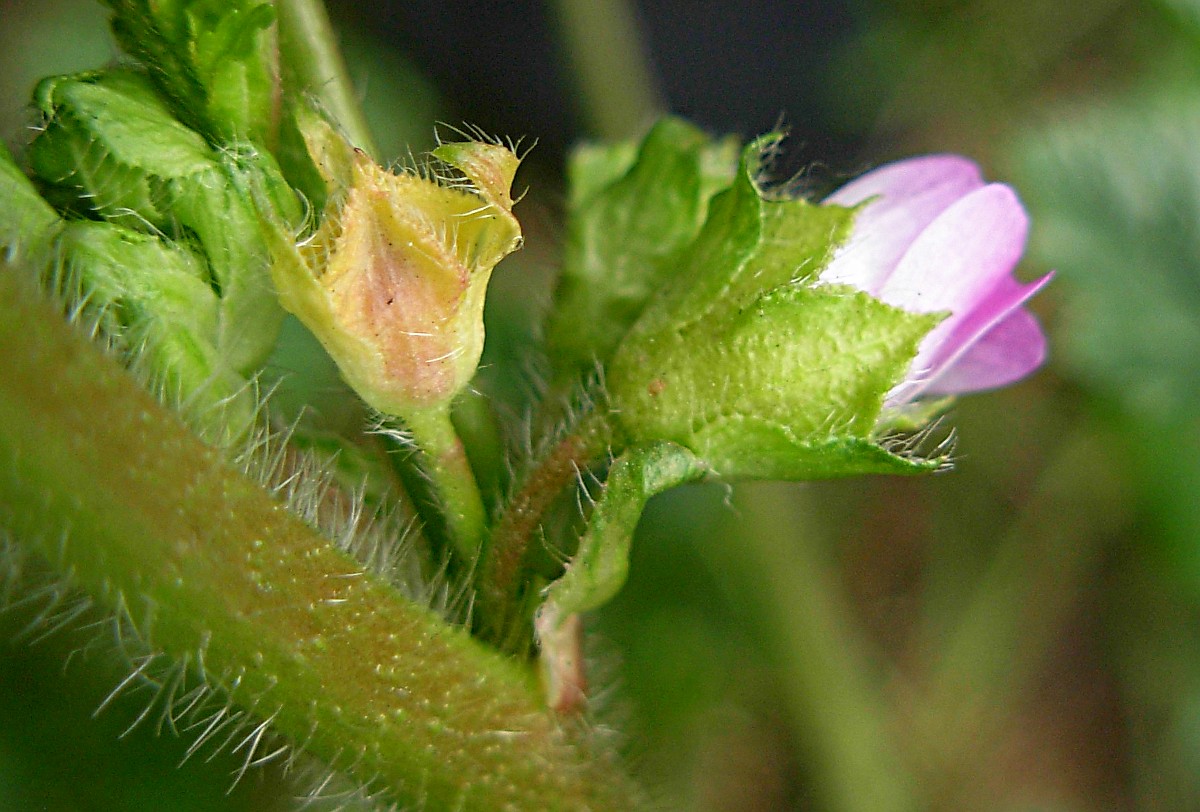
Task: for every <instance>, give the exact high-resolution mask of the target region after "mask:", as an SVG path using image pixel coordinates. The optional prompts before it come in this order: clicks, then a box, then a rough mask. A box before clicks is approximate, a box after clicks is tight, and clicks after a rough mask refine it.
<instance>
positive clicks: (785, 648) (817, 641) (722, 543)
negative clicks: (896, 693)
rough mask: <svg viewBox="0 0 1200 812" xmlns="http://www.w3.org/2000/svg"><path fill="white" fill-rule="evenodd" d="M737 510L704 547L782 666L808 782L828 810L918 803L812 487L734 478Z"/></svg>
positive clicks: (899, 809) (888, 809)
mask: <svg viewBox="0 0 1200 812" xmlns="http://www.w3.org/2000/svg"><path fill="white" fill-rule="evenodd" d="M734 506H735V509H736V510H737V511H738V512H739V513H741V514H742V515H741V516H738V517H736V519H735V520H734V522H731V527H730V530H729V532H726V533H718V534H716V535H717V536H718V538H717V539H716V540H715V541H714V542H713V543H709V544H706V545H705V546H704V551H705V554H706V555H707V556H708V558H709V560H710V561H711V562H712V565H713V568H714V569H715V570H717V571H718V572H721V573H722V574H723V575H725V576H726V577H729V578H731V579H732V580H734V581H735V582H736V588H737V589H738V590H739V591H740V592H743V593H744V594H745V596H746V598H747V602H748V603H749V604H750V607H749V608H750V611H751V612H752V616H753V617H754V619H755V620H756V622H757V623H758V625H759V627H760V628H759V631H760V632H761V634H762V635H763V637H765V638H766V639H767V641H768V644H767V645H768V646H769V647H770V649H772V651H771V653H772V655H773V656H774V657H775V658H776V659H777V662H778V664H779V674H778V675H777V681H778V684H779V685H780V686H781V688H780V692H781V695H782V698H783V701H784V702H785V703H786V708H785V709H784V710H785V712H786V714H787V717H788V718H789V719H790V722H791V725H792V728H793V731H794V734H795V736H796V738H797V740H798V744H799V745H800V748H801V751H802V752H803V753H804V754H805V755H807V756H808V757H809V758H810V767H811V769H812V774H813V780H814V783H815V784H816V785H817V786H818V787H819V789H820V791H821V794H822V796H823V798H824V800H825V804H824V805H823V808H825V809H828V810H831V811H833V812H856V811H857V810H865V809H870V810H873V811H874V812H906V811H907V810H917V809H920V808H922V806H921V805H920V804H919V803H918V801H917V798H916V796H915V795H914V794H913V790H914V787H913V783H912V780H911V778H910V776H908V775H907V774H906V772H905V770H904V768H903V764H902V761H901V759H900V747H899V742H898V740H897V738H896V733H897V731H896V730H895V729H894V728H893V727H892V725H891V724H890V721H889V714H888V713H887V705H886V702H885V700H884V697H883V695H882V692H881V683H880V676H881V669H880V668H879V665H878V664H877V663H873V662H872V661H871V658H870V656H869V652H868V646H867V644H866V641H865V640H864V639H863V635H862V633H861V632H860V630H858V629H857V628H855V626H854V623H853V614H854V613H853V612H852V611H851V609H850V605H849V603H848V601H847V597H846V595H845V593H844V591H843V590H842V589H841V588H840V584H839V579H838V577H837V571H836V568H835V566H834V560H833V557H832V556H830V555H828V552H827V551H828V546H829V545H828V543H827V540H826V539H824V538H822V535H823V534H822V532H821V531H820V529H819V527H818V526H817V525H818V524H819V522H818V521H817V520H816V517H818V516H819V515H820V510H819V507H818V506H817V505H816V504H815V502H814V500H813V498H812V496H811V491H809V490H807V489H805V488H804V487H803V486H800V487H797V486H796V485H793V484H790V483H754V484H745V485H740V486H738V488H737V490H736V491H735V496H734Z"/></svg>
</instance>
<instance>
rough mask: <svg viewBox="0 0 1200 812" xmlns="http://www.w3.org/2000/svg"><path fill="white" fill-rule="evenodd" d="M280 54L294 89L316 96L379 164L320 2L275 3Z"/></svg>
mask: <svg viewBox="0 0 1200 812" xmlns="http://www.w3.org/2000/svg"><path fill="white" fill-rule="evenodd" d="M275 7H276V10H277V13H278V15H279V48H280V51H281V53H282V54H283V62H284V65H285V67H286V68H287V70H288V71H289V72H290V73H291V76H292V80H293V81H292V82H291V83H290V84H291V85H292V86H294V87H298V88H302V89H304V90H305V91H307V92H309V93H312V94H313V95H314V96H315V97H316V98H317V100H318V101H320V103H321V105H322V106H323V107H324V108H325V112H327V113H328V114H329V115H331V116H332V117H333V119H334V120H335V121H337V122H338V124H340V125H341V127H342V130H343V131H344V132H345V134H346V137H347V138H349V139H350V142H351V143H352V144H354V146H356V147H358V148H359V149H361V150H363V151H364V152H366V153H367V154H368V155H370V156H372V157H375V158H377V157H378V150H377V149H376V147H375V139H374V138H372V137H371V128H370V127H369V126H368V124H367V118H366V115H365V114H364V113H363V110H362V105H360V104H359V103H358V93H357V91H355V89H354V83H353V82H352V81H350V74H349V72H348V71H347V70H346V62H345V60H344V59H342V52H341V50H340V49H339V48H338V44H337V37H336V35H335V34H334V32H333V26H332V25H330V23H329V15H328V14H327V13H326V11H325V5H324V3H322V2H321V0H276V3H275Z"/></svg>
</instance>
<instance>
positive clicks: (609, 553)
mask: <svg viewBox="0 0 1200 812" xmlns="http://www.w3.org/2000/svg"><path fill="white" fill-rule="evenodd" d="M706 473H708V469H707V467H706V466H705V465H704V463H702V462H701V461H700V460H698V459H696V457H695V455H693V454H692V453H691V452H690V451H688V450H687V449H686V448H683V447H682V446H678V445H675V444H674V443H662V442H653V443H643V444H636V445H633V446H630V447H629V448H627V449H626V450H625V451H624V452H623V453H622V454H621V456H619V457H618V458H617V459H616V461H615V462H613V464H612V466H610V468H609V471H608V476H607V478H606V479H605V481H604V486H603V492H602V493H601V494H600V497H599V498H598V499H597V500H596V505H595V508H594V509H593V510H592V515H591V517H590V518H589V520H588V527H587V531H586V532H585V533H584V534H583V537H582V538H581V539H580V541H579V548H578V550H577V551H576V553H575V555H574V556H573V557H572V558H571V562H570V563H569V564H568V565H567V570H566V572H565V573H563V575H562V577H561V578H559V579H558V580H557V581H555V582H554V583H552V584H551V585H550V586H549V587H548V588H547V590H546V601H545V604H544V605H543V607H542V609H541V610H540V612H539V615H540V616H541V617H542V618H546V617H549V616H551V615H553V616H554V617H556V618H559V619H561V618H565V617H566V616H568V615H572V614H576V613H579V612H588V611H591V610H592V609H597V608H599V607H600V606H603V605H604V604H605V603H608V601H610V600H611V599H612V597H613V596H614V595H616V594H617V591H618V590H619V589H620V588H621V586H622V585H623V584H624V583H625V578H626V575H627V574H628V572H629V545H630V543H631V542H632V541H633V531H634V530H635V529H636V528H637V523H638V520H639V519H640V518H641V515H642V511H643V510H644V509H645V507H646V502H648V501H649V500H650V497H652V496H655V495H656V494H659V493H662V492H663V491H665V490H667V489H668V488H673V487H675V486H676V485H682V484H683V483H685V482H692V481H694V480H697V479H700V478H702V477H703V476H704V475H705V474H706Z"/></svg>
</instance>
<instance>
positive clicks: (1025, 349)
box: [925, 277, 1048, 396]
mask: <svg viewBox="0 0 1200 812" xmlns="http://www.w3.org/2000/svg"><path fill="white" fill-rule="evenodd" d="M1047 279H1048V277H1047ZM1043 281H1045V280H1043ZM1045 359H1046V336H1045V335H1044V334H1043V333H1042V328H1041V326H1040V325H1038V322H1037V319H1035V318H1034V317H1033V315H1032V314H1030V312H1029V311H1028V310H1025V309H1023V308H1020V307H1018V308H1017V309H1016V310H1013V311H1011V312H1010V313H1009V314H1008V315H1007V316H1005V317H1004V318H1003V319H1002V320H1001V321H1000V322H998V323H997V324H995V325H994V326H993V327H992V328H991V329H989V330H988V331H987V332H986V333H984V334H983V335H982V336H981V337H980V338H979V340H978V341H976V342H975V343H974V344H973V345H971V346H970V347H968V348H967V349H966V350H965V351H964V352H963V353H962V355H960V356H959V357H958V358H957V359H955V360H954V361H952V362H951V363H950V364H949V365H948V366H947V367H946V369H945V370H944V371H943V372H942V373H941V374H940V375H938V377H937V378H936V379H935V380H933V381H932V382H930V384H929V386H928V387H926V389H925V393H926V394H929V395H935V396H944V395H953V394H959V393H963V392H976V391H979V390H981V389H995V388H997V387H1000V386H1006V385H1008V384H1010V383H1013V382H1014V381H1019V380H1020V379H1021V378H1024V377H1025V376H1026V375H1028V374H1029V373H1031V372H1033V371H1034V370H1035V369H1037V368H1038V367H1039V366H1041V365H1042V361H1044V360H1045Z"/></svg>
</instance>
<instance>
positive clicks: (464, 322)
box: [272, 138, 521, 416]
mask: <svg viewBox="0 0 1200 812" xmlns="http://www.w3.org/2000/svg"><path fill="white" fill-rule="evenodd" d="M308 140H309V143H310V145H311V144H313V143H315V142H316V141H320V140H321V139H313V138H309V139H308ZM434 156H435V157H437V158H438V159H440V160H441V161H443V162H444V163H445V164H447V165H448V166H450V167H452V168H453V169H455V170H457V172H458V173H459V175H460V177H458V178H455V179H454V181H453V182H452V184H450V185H442V184H439V183H437V182H436V181H434V180H432V179H430V178H427V177H421V176H419V175H416V174H411V173H405V174H393V173H391V172H388V171H387V170H384V169H382V168H381V167H379V166H377V165H376V164H375V163H374V162H372V161H371V160H370V159H369V158H368V157H367V156H366V155H365V154H363V153H361V152H355V153H353V154H352V158H351V166H350V172H349V186H348V188H346V189H344V190H341V191H340V192H339V193H335V194H333V195H331V198H330V202H329V204H328V205H327V207H326V212H325V216H324V220H323V222H322V223H321V226H320V228H319V229H318V230H317V232H316V234H315V235H313V237H312V239H311V240H308V241H307V242H305V243H304V244H303V245H301V246H295V245H294V244H293V245H292V246H291V248H290V250H282V251H277V257H276V261H275V262H274V264H273V268H272V274H273V277H274V280H275V286H276V288H277V290H278V291H279V296H280V302H281V303H282V304H283V306H284V307H285V308H286V309H288V310H289V311H291V312H292V313H294V314H295V315H296V316H297V317H298V318H299V319H300V320H301V321H302V322H303V323H304V324H305V326H307V327H308V329H309V330H311V331H312V332H313V334H314V335H316V337H317V338H318V339H319V340H320V341H321V343H322V344H323V345H324V346H325V348H326V350H327V351H328V352H329V354H330V355H331V356H332V357H333V359H334V360H335V361H336V362H337V364H338V367H339V368H340V370H341V372H342V375H343V377H344V378H345V379H346V381H347V383H349V384H350V385H351V386H352V387H353V388H354V389H355V390H356V391H357V392H358V393H359V395H361V396H362V398H363V399H364V400H366V401H367V403H368V404H370V405H371V406H372V407H374V408H375V409H378V410H379V411H381V412H383V413H386V414H393V415H400V416H406V415H410V414H413V413H415V412H419V411H423V410H428V409H432V408H437V407H442V406H445V405H446V404H448V403H449V401H450V400H451V399H452V398H453V397H454V396H455V395H456V394H457V393H458V392H459V391H461V390H462V388H463V387H464V386H466V384H467V382H468V381H469V380H470V379H471V377H472V376H473V375H474V372H475V367H476V366H477V364H478V363H479V356H480V353H481V352H482V349H483V302H484V294H485V292H486V288H487V282H488V278H489V277H490V275H491V272H492V268H493V267H495V265H496V263H498V262H499V261H500V260H501V259H502V258H503V257H504V256H506V255H507V254H508V253H510V252H511V251H513V250H515V249H516V248H517V247H518V246H519V245H520V242H521V230H520V226H519V224H518V223H517V220H516V218H515V217H513V215H512V211H511V209H512V204H513V201H512V198H511V196H510V189H511V185H512V180H513V175H514V173H515V172H516V169H517V165H518V163H519V160H518V158H517V157H516V156H515V155H514V154H513V153H512V152H511V151H509V150H508V149H506V148H504V147H501V146H498V145H494V144H484V143H463V144H447V145H443V146H441V147H439V148H438V149H437V150H436V151H435V152H434ZM319 157H320V156H317V158H319ZM318 162H319V164H323V163H324V162H323V161H318ZM320 168H321V169H322V171H323V172H325V177H326V178H327V180H333V179H335V178H337V177H338V176H339V175H341V174H342V173H341V172H329V171H327V170H328V167H327V166H324V165H322V166H321V167H320Z"/></svg>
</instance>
